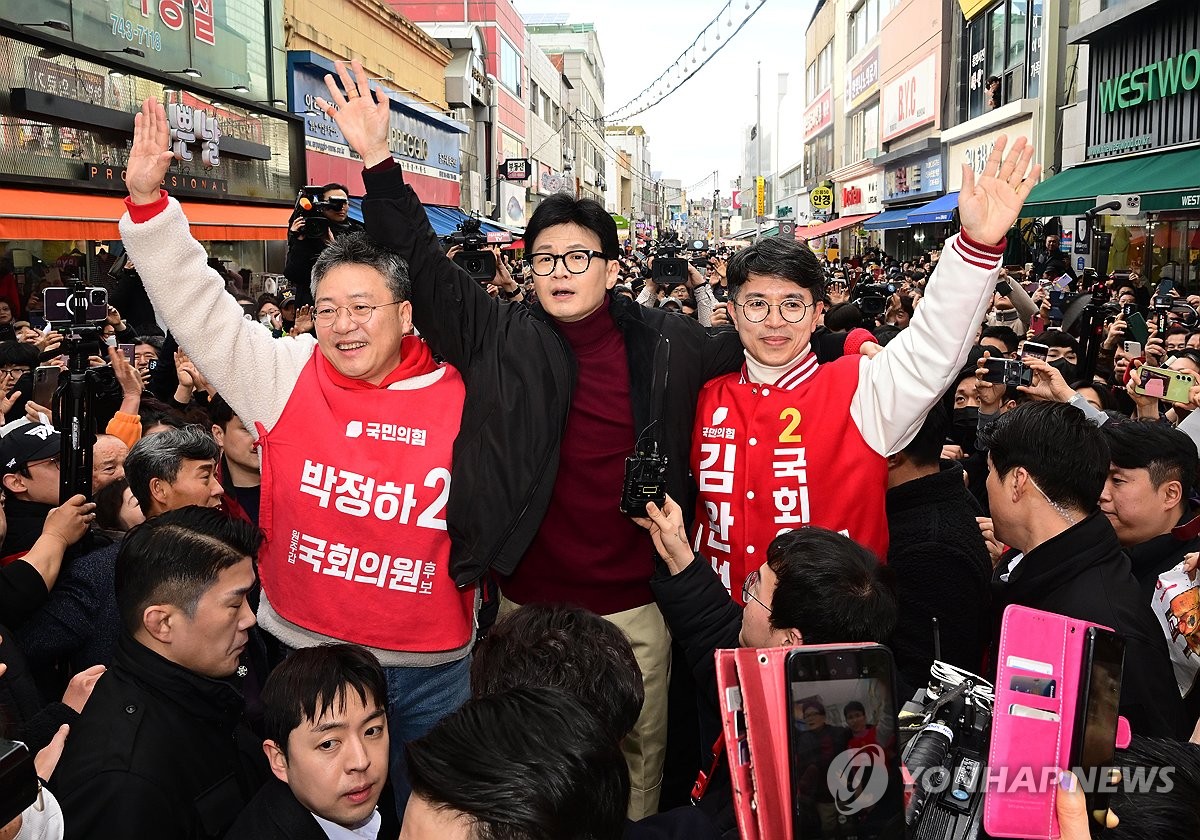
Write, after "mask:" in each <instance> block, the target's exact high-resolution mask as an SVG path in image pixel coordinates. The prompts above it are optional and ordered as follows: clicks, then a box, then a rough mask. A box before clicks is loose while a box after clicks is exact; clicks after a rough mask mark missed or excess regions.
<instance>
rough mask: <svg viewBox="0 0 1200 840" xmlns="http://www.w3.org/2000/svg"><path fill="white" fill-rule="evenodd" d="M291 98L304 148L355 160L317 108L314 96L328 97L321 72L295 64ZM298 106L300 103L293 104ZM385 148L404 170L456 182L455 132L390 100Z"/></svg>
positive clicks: (456, 134) (342, 138) (337, 129)
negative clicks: (300, 120)
mask: <svg viewBox="0 0 1200 840" xmlns="http://www.w3.org/2000/svg"><path fill="white" fill-rule="evenodd" d="M292 86H293V87H292V91H293V93H292V101H293V102H296V103H303V111H304V135H305V142H304V145H305V148H306V149H307V150H308V151H310V152H318V153H320V154H326V155H332V156H334V157H342V158H349V159H352V160H355V159H357V158H358V155H357V153H355V152H354V151H353V150H351V148H350V145H349V144H348V143H347V142H346V138H345V137H343V136H342V132H341V130H340V129H339V128H338V127H337V123H335V122H334V121H333V120H332V119H331V118H330V117H327V116H326V115H325V113H324V112H323V111H322V110H321V109H320V108H318V107H317V101H316V100H317V97H328V96H329V91H328V90H327V89H326V87H325V81H324V71H323V70H321V69H320V68H318V67H315V66H311V65H303V66H298V67H297V68H296V71H295V72H294V73H293V75H292ZM297 109H298V110H299V109H300V106H299V105H298V106H297ZM388 123H389V125H388V149H389V151H391V153H392V154H393V155H394V156H395V157H397V158H399V159H400V161H401V165H402V166H403V167H404V170H405V171H406V172H416V173H418V174H421V175H428V176H430V177H434V178H441V179H443V180H447V181H454V182H456V183H457V182H458V181H459V179H460V172H459V168H460V159H459V148H458V138H459V134H458V132H455V131H452V130H450V129H448V128H443V127H442V126H439V125H435V124H433V123H431V122H429V121H427V120H426V119H423V118H421V117H420V116H419V115H418V112H415V111H413V110H411V109H409V108H407V107H405V106H404V105H403V104H402V103H401V102H398V101H397V100H395V99H393V100H392V101H391V110H390V112H389V114H388Z"/></svg>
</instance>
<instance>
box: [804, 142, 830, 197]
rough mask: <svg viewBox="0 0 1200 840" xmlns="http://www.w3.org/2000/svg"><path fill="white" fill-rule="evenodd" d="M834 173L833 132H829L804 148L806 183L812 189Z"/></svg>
mask: <svg viewBox="0 0 1200 840" xmlns="http://www.w3.org/2000/svg"><path fill="white" fill-rule="evenodd" d="M832 171H833V132H832V131H827V132H825V133H824V134H822V135H821V136H819V137H816V138H814V139H813V140H812V141H810V142H809V143H807V144H805V146H804V183H805V184H808V185H809V186H810V187H813V186H816V184H817V182H818V181H820V180H821V179H822V178H824V177H825V176H826V175H828V174H829V173H830V172H832Z"/></svg>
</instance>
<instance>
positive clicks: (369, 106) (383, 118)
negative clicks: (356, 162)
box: [317, 60, 392, 167]
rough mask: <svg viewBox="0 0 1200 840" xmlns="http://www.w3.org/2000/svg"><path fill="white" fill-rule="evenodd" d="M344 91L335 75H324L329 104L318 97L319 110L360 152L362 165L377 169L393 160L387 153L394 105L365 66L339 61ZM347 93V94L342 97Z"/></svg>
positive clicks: (339, 76) (352, 147) (357, 62)
mask: <svg viewBox="0 0 1200 840" xmlns="http://www.w3.org/2000/svg"><path fill="white" fill-rule="evenodd" d="M334 66H335V67H336V68H337V73H338V78H339V79H340V80H341V83H342V84H341V88H339V87H338V83H337V82H336V81H334V78H333V76H332V74H329V73H327V74H325V87H327V88H329V100H325V99H323V98H321V97H317V107H318V108H320V109H321V110H322V111H324V112H325V116H327V117H329V118H330V119H332V120H333V121H334V122H335V123H337V127H338V128H339V129H341V132H342V136H343V137H345V138H346V142H347V143H349V144H350V148H351V149H353V150H354V151H356V152H358V154H359V157H361V158H362V159H363V165H365V166H368V167H370V166H374V165H375V164H377V163H379V162H380V161H383V160H386V159H387V158H389V157H391V156H392V153H391V151H390V150H389V149H388V145H387V138H388V118H389V115H390V111H391V103H390V100H389V99H388V97H387V94H385V93H384V92H383V91H382V90H379V89H378V88H372V87H371V82H370V80H369V77H368V76H367V71H366V70H363V66H362V62H360V61H357V60H356V61H353V62H351V64H350V67H349V68H347V67H346V62H344V61H336V62H334ZM342 88H344V89H345V94H343V93H342Z"/></svg>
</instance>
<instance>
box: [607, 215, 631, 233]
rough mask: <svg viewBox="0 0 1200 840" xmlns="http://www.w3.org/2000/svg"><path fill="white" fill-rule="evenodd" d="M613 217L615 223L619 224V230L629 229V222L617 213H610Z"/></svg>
mask: <svg viewBox="0 0 1200 840" xmlns="http://www.w3.org/2000/svg"><path fill="white" fill-rule="evenodd" d="M609 215H610V216H612V217H613V221H614V222H616V223H617V230H621V229H623V228H627V227H629V220H628V219H626V218H625V217H624V216H621V215H618V214H617V213H609Z"/></svg>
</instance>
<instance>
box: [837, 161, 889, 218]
mask: <svg viewBox="0 0 1200 840" xmlns="http://www.w3.org/2000/svg"><path fill="white" fill-rule="evenodd" d="M882 180H883V173H882V172H876V173H875V174H874V175H867V176H865V177H863V178H855V179H854V180H853V181H847V182H846V183H845V184H843V185H842V190H841V193H842V194H841V199H842V204H841V214H842V215H843V216H859V215H863V214H865V213H878V212H879V211H880V210H881V209H883V208H882V207H881V206H880V204H879V193H880V189H879V188H880V182H881V181H882Z"/></svg>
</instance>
